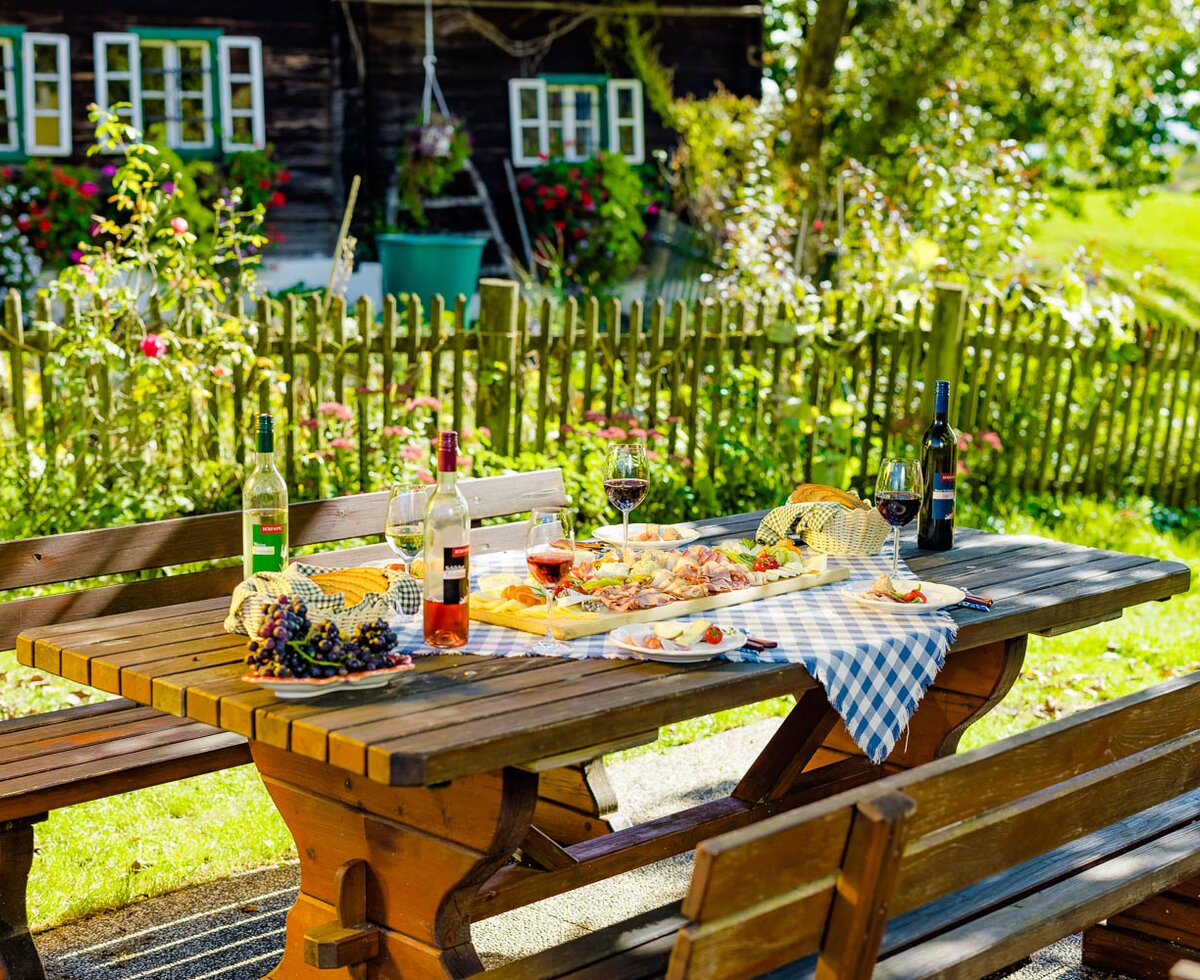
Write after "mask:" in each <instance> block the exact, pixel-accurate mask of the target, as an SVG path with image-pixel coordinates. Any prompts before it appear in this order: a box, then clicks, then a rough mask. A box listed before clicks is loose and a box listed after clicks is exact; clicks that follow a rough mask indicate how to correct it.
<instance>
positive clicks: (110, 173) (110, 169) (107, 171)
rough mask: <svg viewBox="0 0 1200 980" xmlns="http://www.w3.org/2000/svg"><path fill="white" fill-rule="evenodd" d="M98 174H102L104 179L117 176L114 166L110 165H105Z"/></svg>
mask: <svg viewBox="0 0 1200 980" xmlns="http://www.w3.org/2000/svg"><path fill="white" fill-rule="evenodd" d="M100 173H102V174H104V176H105V177H115V176H116V175H117V168H116V165H115V164H111V163H106V164H105V165H104V166H103V167H101V168H100Z"/></svg>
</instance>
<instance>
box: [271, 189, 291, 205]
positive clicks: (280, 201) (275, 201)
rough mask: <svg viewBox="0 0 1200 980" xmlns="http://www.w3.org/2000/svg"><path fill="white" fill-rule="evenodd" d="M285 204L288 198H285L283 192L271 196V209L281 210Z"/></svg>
mask: <svg viewBox="0 0 1200 980" xmlns="http://www.w3.org/2000/svg"><path fill="white" fill-rule="evenodd" d="M285 204H287V198H286V197H285V196H284V194H283V191H276V192H275V193H274V194H272V195H271V207H273V208H281V207H283V206H284V205H285Z"/></svg>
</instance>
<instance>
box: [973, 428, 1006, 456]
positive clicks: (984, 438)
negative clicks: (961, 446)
mask: <svg viewBox="0 0 1200 980" xmlns="http://www.w3.org/2000/svg"><path fill="white" fill-rule="evenodd" d="M979 441H980V442H986V443H987V444H988V445H989V446H991V447H992V448H993V449H995V450H996V451H997V452H999V451H1000V450H1001V449H1003V448H1004V446H1003V445H1002V444H1001V442H1000V436H999V434H998V433H995V432H981V433H979Z"/></svg>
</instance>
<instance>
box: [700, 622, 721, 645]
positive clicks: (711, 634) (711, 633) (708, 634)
mask: <svg viewBox="0 0 1200 980" xmlns="http://www.w3.org/2000/svg"><path fill="white" fill-rule="evenodd" d="M723 639H725V634H724V633H723V632H722V630H721V627H720V626H710V627H709V628H708V629H706V630H705V631H704V642H705V643H720V642H721V641H722V640H723Z"/></svg>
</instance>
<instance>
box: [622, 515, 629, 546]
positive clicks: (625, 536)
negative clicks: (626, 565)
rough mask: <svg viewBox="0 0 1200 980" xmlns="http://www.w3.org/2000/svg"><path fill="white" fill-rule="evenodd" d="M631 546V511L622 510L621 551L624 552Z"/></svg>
mask: <svg viewBox="0 0 1200 980" xmlns="http://www.w3.org/2000/svg"><path fill="white" fill-rule="evenodd" d="M628 547H629V511H627V510H623V511H621V551H622V557H623V556H624V555H623V553H624V552H625V550H626V549H628Z"/></svg>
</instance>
